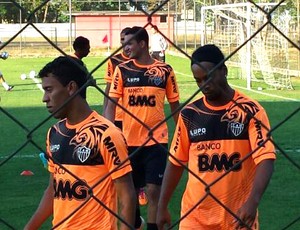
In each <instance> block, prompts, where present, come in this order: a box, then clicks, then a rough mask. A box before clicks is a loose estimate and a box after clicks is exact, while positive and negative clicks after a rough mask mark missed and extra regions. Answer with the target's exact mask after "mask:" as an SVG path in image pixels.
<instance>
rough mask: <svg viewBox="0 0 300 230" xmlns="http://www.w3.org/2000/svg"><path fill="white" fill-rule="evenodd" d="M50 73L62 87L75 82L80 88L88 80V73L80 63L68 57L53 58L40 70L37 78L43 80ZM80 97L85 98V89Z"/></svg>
mask: <svg viewBox="0 0 300 230" xmlns="http://www.w3.org/2000/svg"><path fill="white" fill-rule="evenodd" d="M50 73H52V74H53V75H54V77H55V78H56V79H57V80H58V81H59V82H60V83H61V84H62V85H63V86H66V85H67V84H69V82H70V81H75V82H76V84H77V86H78V88H81V87H82V86H83V85H84V84H86V82H87V80H88V71H87V69H86V68H85V67H84V66H83V65H82V61H80V60H78V59H77V58H74V57H69V56H68V57H65V56H60V57H58V58H55V59H54V60H53V61H51V62H49V63H48V64H46V65H45V66H44V67H43V68H42V69H41V70H40V72H39V74H38V76H39V77H40V78H43V77H47V75H48V74H50ZM80 95H81V97H83V98H86V87H85V88H84V89H83V90H81V91H80Z"/></svg>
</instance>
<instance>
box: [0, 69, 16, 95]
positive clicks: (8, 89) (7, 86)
mask: <svg viewBox="0 0 300 230" xmlns="http://www.w3.org/2000/svg"><path fill="white" fill-rule="evenodd" d="M0 83H1V84H2V86H3V87H4V89H5V90H6V91H11V90H12V89H13V88H14V86H13V85H9V84H7V82H6V81H5V79H4V76H3V74H2V73H1V71H0Z"/></svg>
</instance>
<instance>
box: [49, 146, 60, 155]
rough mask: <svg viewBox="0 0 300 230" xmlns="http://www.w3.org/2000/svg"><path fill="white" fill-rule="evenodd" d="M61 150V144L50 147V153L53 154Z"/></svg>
mask: <svg viewBox="0 0 300 230" xmlns="http://www.w3.org/2000/svg"><path fill="white" fill-rule="evenodd" d="M59 149H60V145H59V144H57V145H50V152H51V153H55V152H57V151H58V150H59Z"/></svg>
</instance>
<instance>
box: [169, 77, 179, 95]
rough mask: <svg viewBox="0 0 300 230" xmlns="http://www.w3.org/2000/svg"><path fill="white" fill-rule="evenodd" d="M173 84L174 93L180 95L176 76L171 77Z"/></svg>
mask: <svg viewBox="0 0 300 230" xmlns="http://www.w3.org/2000/svg"><path fill="white" fill-rule="evenodd" d="M171 82H172V87H173V93H178V91H177V87H176V82H175V77H174V76H171Z"/></svg>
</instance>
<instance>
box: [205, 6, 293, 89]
mask: <svg viewBox="0 0 300 230" xmlns="http://www.w3.org/2000/svg"><path fill="white" fill-rule="evenodd" d="M259 5H260V7H261V8H262V9H264V11H265V12H270V9H271V8H272V7H273V6H274V5H275V3H273V4H272V3H264V4H259ZM264 11H262V10H260V9H259V8H257V7H256V6H255V5H253V4H251V3H237V4H227V5H215V6H207V7H202V9H201V22H202V23H201V24H202V25H203V34H202V36H201V43H202V45H203V44H208V43H214V44H215V45H217V46H219V47H220V48H221V50H222V51H223V52H224V54H225V55H229V54H231V53H232V52H236V51H237V52H236V53H235V55H233V56H232V57H231V58H230V59H229V60H228V61H227V65H228V66H232V67H236V69H237V71H236V72H237V74H236V75H237V77H238V78H241V79H245V80H247V88H249V89H250V88H251V85H252V84H253V82H254V81H256V82H264V84H266V85H267V87H268V88H272V89H293V86H292V84H291V76H290V73H289V62H288V60H289V52H288V41H287V40H286V39H285V38H284V37H283V36H282V35H281V34H280V33H278V32H277V31H276V30H275V28H274V27H272V26H271V25H269V24H267V20H266V19H267V14H266V13H265V12H264ZM271 20H272V23H273V24H275V25H276V27H277V28H278V29H279V30H280V31H282V32H283V33H284V34H288V32H289V31H288V30H289V20H290V17H289V14H288V12H287V11H283V12H278V13H277V14H276V12H272V14H271ZM256 33H257V34H256ZM254 34H256V35H255V36H254V37H252V38H251V40H250V41H249V42H246V40H248V39H249V38H250V37H251V36H253V35H254Z"/></svg>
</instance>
